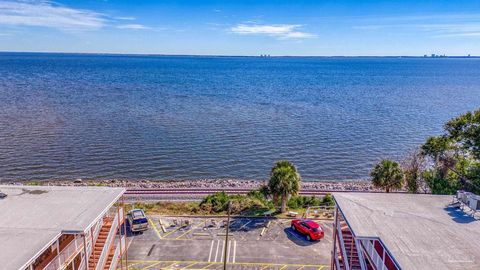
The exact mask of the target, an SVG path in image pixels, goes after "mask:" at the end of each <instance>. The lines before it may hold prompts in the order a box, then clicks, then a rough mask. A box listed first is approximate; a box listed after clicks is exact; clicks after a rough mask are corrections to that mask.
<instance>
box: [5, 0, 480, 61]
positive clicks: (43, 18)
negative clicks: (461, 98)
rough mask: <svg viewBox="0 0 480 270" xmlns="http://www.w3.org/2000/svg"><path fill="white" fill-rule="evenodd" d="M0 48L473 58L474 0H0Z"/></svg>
mask: <svg viewBox="0 0 480 270" xmlns="http://www.w3.org/2000/svg"><path fill="white" fill-rule="evenodd" d="M0 51H37V52H94V53H147V54H150V53H155V54H213V55H259V54H271V55H326V56H331V55H347V56H349V55H423V54H430V53H436V54H447V55H466V54H472V55H480V0H478V1H477V0H470V1H462V0H456V1H442V0H437V1H421V0H416V1H410V0H403V1H360V0H358V1H321V0H317V1H261V0H257V1H201V0H197V1H168V0H165V1H146V0H144V1H142V0H136V1H130V0H104V1H101V0H88V1H81V0H75V1H70V0H58V1H12V0H8V1H4V0H0Z"/></svg>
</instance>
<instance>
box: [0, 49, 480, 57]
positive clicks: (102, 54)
mask: <svg viewBox="0 0 480 270" xmlns="http://www.w3.org/2000/svg"><path fill="white" fill-rule="evenodd" d="M9 53H10V54H45V55H48V54H50V55H52V54H56V55H85V56H131V57H135V56H136V57H199V58H201V57H210V58H217V57H218V58H262V59H268V58H415V59H416V58H422V59H448V58H453V59H469V58H471V59H479V58H480V55H471V56H468V55H450V56H449V55H446V56H437V57H431V56H424V55H270V56H268V57H263V56H260V55H221V54H218V55H217V54H161V53H100V52H15V51H0V54H9Z"/></svg>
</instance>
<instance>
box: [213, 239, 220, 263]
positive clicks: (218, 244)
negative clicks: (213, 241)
mask: <svg viewBox="0 0 480 270" xmlns="http://www.w3.org/2000/svg"><path fill="white" fill-rule="evenodd" d="M219 247H220V240H218V241H217V250H216V251H215V260H214V262H216V261H217V256H218V248H219Z"/></svg>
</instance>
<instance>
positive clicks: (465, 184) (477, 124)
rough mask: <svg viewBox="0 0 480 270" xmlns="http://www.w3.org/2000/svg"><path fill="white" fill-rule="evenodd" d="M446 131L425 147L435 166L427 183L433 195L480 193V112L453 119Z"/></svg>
mask: <svg viewBox="0 0 480 270" xmlns="http://www.w3.org/2000/svg"><path fill="white" fill-rule="evenodd" d="M444 130H445V133H444V134H443V135H441V136H436V137H430V138H428V139H427V141H426V142H425V144H424V145H423V146H422V154H423V155H424V156H425V157H428V158H430V159H431V160H432V161H433V164H434V168H433V169H432V170H430V172H429V174H428V175H429V177H428V181H427V183H429V187H430V189H431V190H432V193H441V194H451V193H454V192H455V190H454V189H455V188H459V189H464V190H467V191H472V192H480V109H478V110H476V111H473V112H467V113H465V114H462V115H460V116H458V117H455V118H453V119H451V120H450V121H448V122H447V123H446V124H445V125H444Z"/></svg>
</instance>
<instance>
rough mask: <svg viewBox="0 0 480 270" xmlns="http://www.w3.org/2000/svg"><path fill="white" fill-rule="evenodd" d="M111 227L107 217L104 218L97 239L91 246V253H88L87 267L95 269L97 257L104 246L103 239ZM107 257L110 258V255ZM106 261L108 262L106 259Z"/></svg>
mask: <svg viewBox="0 0 480 270" xmlns="http://www.w3.org/2000/svg"><path fill="white" fill-rule="evenodd" d="M111 227H112V221H111V220H109V219H105V220H104V222H103V226H102V228H101V229H100V233H99V234H98V237H97V241H96V242H95V245H94V246H93V252H92V255H90V258H89V259H88V269H96V267H97V263H98V259H99V258H100V255H101V254H102V250H103V247H104V246H105V241H106V240H107V237H108V232H109V231H110V228H111ZM112 246H113V245H112ZM110 250H111V249H110ZM110 253H111V252H110ZM112 256H113V255H112ZM108 258H110V255H109V257H108ZM107 263H108V261H107ZM107 269H108V268H107Z"/></svg>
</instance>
